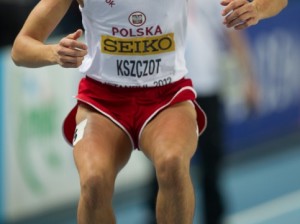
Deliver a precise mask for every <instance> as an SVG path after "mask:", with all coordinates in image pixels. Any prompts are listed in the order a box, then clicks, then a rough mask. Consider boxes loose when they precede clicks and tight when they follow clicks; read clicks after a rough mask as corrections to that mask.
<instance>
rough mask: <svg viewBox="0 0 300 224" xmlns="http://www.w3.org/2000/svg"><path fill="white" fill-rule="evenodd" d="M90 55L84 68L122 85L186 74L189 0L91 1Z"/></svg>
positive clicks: (85, 15) (86, 21)
mask: <svg viewBox="0 0 300 224" xmlns="http://www.w3.org/2000/svg"><path fill="white" fill-rule="evenodd" d="M80 10H81V13H82V20H83V26H84V29H85V41H86V43H87V45H88V55H87V56H86V57H85V59H84V61H83V64H82V65H81V66H80V68H79V69H80V72H81V73H83V74H85V75H87V76H89V77H91V78H93V79H95V80H97V81H100V82H102V83H107V84H112V85H117V86H141V87H150V86H162V85H166V84H169V83H172V82H175V81H177V80H179V79H181V78H183V77H184V76H185V75H186V73H187V69H186V66H185V60H184V45H185V36H186V28H187V0H85V1H84V7H83V8H80Z"/></svg>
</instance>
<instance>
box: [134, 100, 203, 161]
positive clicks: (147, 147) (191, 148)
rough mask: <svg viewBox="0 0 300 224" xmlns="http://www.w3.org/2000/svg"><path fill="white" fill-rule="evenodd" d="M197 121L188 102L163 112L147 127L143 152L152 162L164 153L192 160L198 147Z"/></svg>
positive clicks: (142, 140) (143, 140) (142, 139)
mask: <svg viewBox="0 0 300 224" xmlns="http://www.w3.org/2000/svg"><path fill="white" fill-rule="evenodd" d="M196 130H197V121H196V111H195V108H194V105H193V104H192V103H190V102H188V101H185V102H181V103H177V104H174V105H172V106H170V107H167V108H166V109H164V110H163V111H161V112H160V113H159V114H158V115H157V116H155V117H154V118H153V120H152V121H150V122H149V124H148V125H147V126H146V127H145V129H144V131H143V133H142V135H141V140H140V145H141V150H142V151H143V152H144V153H145V154H146V156H147V157H149V158H150V159H151V160H152V161H154V160H155V159H156V158H159V157H160V155H162V153H169V151H170V150H172V153H174V151H175V153H181V154H182V155H184V156H186V157H187V158H191V157H192V156H193V154H194V153H195V150H196V146H197V139H198V134H197V131H196Z"/></svg>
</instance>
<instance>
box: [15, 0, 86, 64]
mask: <svg viewBox="0 0 300 224" xmlns="http://www.w3.org/2000/svg"><path fill="white" fill-rule="evenodd" d="M71 3H72V0H41V1H40V2H39V3H38V4H37V5H36V7H35V8H34V9H33V10H32V12H31V13H30V15H29V16H28V18H27V20H26V21H25V24H24V25H23V27H22V29H21V31H20V32H19V34H18V35H17V37H16V39H15V41H14V44H13V47H12V52H11V56H12V59H13V61H14V62H15V64H16V65H19V66H25V67H42V66H46V65H53V64H60V65H61V66H63V67H78V66H79V64H81V61H80V60H79V59H82V58H83V56H84V55H85V54H86V45H85V44H83V43H81V42H79V41H77V38H79V37H80V36H81V34H82V31H81V30H78V31H76V32H75V33H73V34H70V35H68V36H67V37H65V38H63V39H62V40H61V41H60V42H59V43H58V44H46V43H45V42H46V40H47V39H48V37H49V36H50V34H51V33H52V32H53V30H54V29H55V27H56V26H57V25H58V24H59V22H60V21H61V19H62V18H63V16H64V15H65V14H66V12H67V10H68V9H69V7H70V5H71ZM62 56H65V57H64V59H63V60H62ZM78 57H79V59H78Z"/></svg>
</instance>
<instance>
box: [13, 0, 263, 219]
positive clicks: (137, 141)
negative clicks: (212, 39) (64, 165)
mask: <svg viewBox="0 0 300 224" xmlns="http://www.w3.org/2000/svg"><path fill="white" fill-rule="evenodd" d="M256 1H262V0H256ZM78 2H79V4H80V10H81V13H82V22H83V26H84V30H85V43H83V42H82V41H81V40H80V39H79V38H80V37H81V36H82V34H83V31H82V30H77V31H75V32H74V33H72V34H69V35H67V36H66V37H64V38H62V39H61V41H60V42H59V43H57V44H47V43H46V40H47V38H48V37H49V35H50V34H51V33H52V32H53V30H54V29H55V27H56V26H57V24H58V23H59V22H60V20H61V19H62V18H63V16H64V15H65V13H66V12H67V10H68V8H69V7H70V5H71V3H72V0H42V1H40V2H39V3H38V4H37V5H36V7H35V8H34V9H33V11H32V12H31V14H30V15H29V17H28V19H27V20H26V22H25V24H24V26H23V28H22V29H21V31H20V33H19V34H18V36H17V38H16V40H15V42H14V45H13V49H12V58H13V61H14V62H15V64H17V65H20V66H26V67H41V66H47V65H54V64H58V65H60V66H62V67H64V68H74V67H79V71H80V72H81V73H82V74H83V75H84V77H83V78H82V80H81V81H80V83H79V88H78V95H77V100H78V102H77V104H76V105H75V107H74V108H73V110H72V111H71V112H70V113H69V114H68V116H67V118H66V120H65V122H64V135H65V137H66V139H67V141H68V142H69V143H70V144H72V145H73V147H74V150H73V154H74V160H75V164H76V166H77V169H78V173H79V177H80V185H81V194H80V200H79V205H78V217H77V219H78V223H79V224H99V223H103V224H113V223H115V222H116V221H115V217H114V213H113V209H112V196H113V191H114V183H115V179H116V176H117V174H118V172H119V171H120V170H121V169H122V168H123V167H124V166H125V165H126V163H127V161H128V159H129V158H130V155H131V152H132V150H133V149H139V150H140V151H141V152H143V153H144V154H145V155H146V156H147V157H148V158H149V159H150V160H151V161H152V162H153V165H154V167H155V170H156V176H157V180H158V185H159V192H158V196H157V214H156V216H157V222H158V223H162V224H169V223H170V224H176V223H177V224H191V223H192V222H193V215H194V207H195V199H194V190H193V186H192V182H191V177H190V174H189V167H190V160H191V158H192V156H193V155H194V153H195V150H196V146H197V139H198V135H200V134H201V133H202V132H203V130H204V129H205V126H206V118H205V114H204V112H203V111H202V110H201V108H200V107H199V106H198V104H197V103H196V102H195V98H196V92H195V90H194V89H193V87H192V83H191V80H190V79H187V78H186V77H185V75H186V73H187V69H186V67H185V60H184V44H185V32H186V22H187V1H185V0H172V1H167V0H163V1H162V0H152V1H146V0H123V1H119V0H78ZM229 7H230V3H229V4H228V6H227V7H226V8H229ZM166 9H168V10H166Z"/></svg>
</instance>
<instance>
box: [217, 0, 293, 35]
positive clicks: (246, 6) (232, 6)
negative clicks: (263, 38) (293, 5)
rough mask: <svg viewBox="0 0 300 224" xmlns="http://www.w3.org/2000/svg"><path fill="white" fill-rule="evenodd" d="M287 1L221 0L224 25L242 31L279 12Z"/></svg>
mask: <svg viewBox="0 0 300 224" xmlns="http://www.w3.org/2000/svg"><path fill="white" fill-rule="evenodd" d="M287 4H288V0H253V1H248V0H222V1H221V5H223V6H225V8H224V9H223V11H222V16H224V17H225V18H224V21H223V23H224V25H226V26H227V27H228V28H230V27H234V28H235V29H238V30H240V29H244V28H247V27H249V26H252V25H255V24H257V23H258V22H259V21H260V20H262V19H266V18H270V17H272V16H275V15H277V14H278V13H279V12H281V11H282V10H283V9H284V8H285V7H286V6H287Z"/></svg>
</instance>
